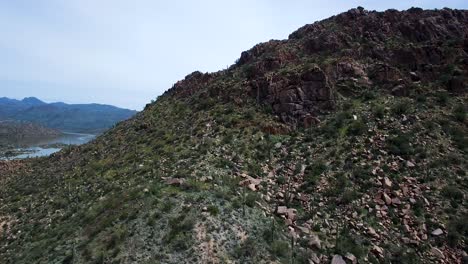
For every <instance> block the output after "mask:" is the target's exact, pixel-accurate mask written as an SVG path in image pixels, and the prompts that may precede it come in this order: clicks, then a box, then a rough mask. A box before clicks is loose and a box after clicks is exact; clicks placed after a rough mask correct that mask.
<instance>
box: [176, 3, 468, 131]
mask: <svg viewBox="0 0 468 264" xmlns="http://www.w3.org/2000/svg"><path fill="white" fill-rule="evenodd" d="M467 25H468V11H464V10H450V9H443V10H438V11H432V10H422V9H419V8H411V9H409V10H407V11H403V12H400V11H397V10H387V11H385V12H376V11H367V10H365V9H363V8H361V7H358V8H355V9H351V10H349V11H348V12H345V13H342V14H339V15H337V16H334V17H331V18H329V19H326V20H323V21H320V22H316V23H314V24H310V25H306V26H304V27H302V28H300V29H298V30H297V31H296V32H294V33H292V34H291V35H290V36H289V39H288V40H271V41H268V42H265V43H261V44H258V45H256V46H254V47H253V48H252V49H250V50H248V51H245V52H243V53H242V54H241V57H240V58H239V60H238V61H237V62H236V64H235V65H233V66H231V67H230V68H229V69H227V70H225V71H222V72H217V73H211V74H203V73H200V72H194V73H192V74H190V75H188V76H187V77H186V78H185V79H184V80H183V81H180V82H178V83H176V84H175V85H174V87H173V89H171V90H170V91H169V92H170V93H174V94H176V95H178V96H180V97H187V96H190V95H193V94H194V93H195V92H196V91H198V90H199V89H204V88H206V87H210V90H209V91H208V92H206V93H204V96H211V97H212V98H216V99H218V100H221V99H222V100H232V101H235V102H236V103H237V104H238V105H241V104H242V102H245V100H244V99H245V97H244V95H247V94H248V95H250V96H251V98H254V99H255V100H256V102H257V103H259V104H262V105H267V106H270V107H271V109H272V110H273V113H274V114H275V115H277V116H278V117H279V118H280V119H281V120H282V121H283V122H285V124H287V125H289V126H290V127H292V128H294V127H298V126H305V127H309V126H314V125H316V124H318V123H319V122H320V119H321V117H320V115H322V114H324V113H328V112H329V111H330V110H333V109H334V106H335V100H336V98H339V97H353V96H356V95H359V94H360V93H361V92H362V91H363V90H364V89H367V90H369V89H384V90H386V91H388V93H389V94H391V95H394V96H409V95H410V94H411V93H412V92H414V91H415V87H417V86H418V85H421V86H426V87H427V86H428V85H430V84H439V85H440V87H434V88H435V89H440V88H445V89H447V91H449V92H452V93H465V92H466V90H467V86H468V26H467ZM223 75H229V76H230V77H235V78H237V79H236V81H237V84H238V87H242V89H239V90H238V91H240V90H242V91H240V92H239V93H238V94H235V95H231V94H229V93H226V92H223V89H229V87H233V83H230V84H229V86H228V87H222V85H220V83H216V82H217V81H219V79H220V78H218V77H220V76H223ZM231 92H232V90H231ZM239 102H240V103H239Z"/></svg>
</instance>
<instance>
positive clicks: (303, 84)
mask: <svg viewBox="0 0 468 264" xmlns="http://www.w3.org/2000/svg"><path fill="white" fill-rule="evenodd" d="M250 88H251V94H252V95H253V96H255V97H256V99H257V101H258V102H259V103H263V104H269V105H271V106H272V108H273V111H274V112H275V113H276V114H278V115H279V116H280V117H281V119H282V120H283V121H284V122H286V123H289V124H294V125H306V126H307V125H311V124H313V123H315V122H317V120H315V119H313V118H312V117H311V114H318V113H323V112H325V111H328V110H330V109H332V108H333V106H334V100H335V96H334V92H333V89H332V85H331V84H330V82H329V81H328V77H327V75H326V74H325V72H324V71H323V70H322V69H321V68H320V67H318V66H314V67H311V68H308V69H305V70H303V72H301V73H294V74H288V75H274V76H271V77H265V76H263V77H261V78H259V79H256V80H253V81H251V82H250Z"/></svg>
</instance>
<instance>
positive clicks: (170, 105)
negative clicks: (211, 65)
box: [0, 8, 468, 263]
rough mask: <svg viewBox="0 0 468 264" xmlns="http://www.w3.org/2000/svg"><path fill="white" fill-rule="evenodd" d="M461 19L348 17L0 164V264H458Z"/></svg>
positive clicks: (462, 222) (452, 14)
mask: <svg viewBox="0 0 468 264" xmlns="http://www.w3.org/2000/svg"><path fill="white" fill-rule="evenodd" d="M467 52H468V11H460V10H450V9H444V10H437V11H428V10H421V9H416V8H413V9H410V10H408V11H404V12H398V11H395V10H389V11H386V12H369V11H366V10H364V9H362V8H357V9H353V10H350V11H348V12H346V13H343V14H340V15H337V16H334V17H331V18H329V19H326V20H324V21H320V22H317V23H314V24H312V25H307V26H304V27H303V28H301V29H299V30H298V31H296V32H294V33H293V34H291V36H290V37H289V39H288V40H283V41H270V42H267V43H262V44H259V45H257V46H255V47H254V48H252V49H251V50H249V51H246V52H244V53H242V55H241V57H240V59H239V60H238V62H236V64H235V65H233V66H232V67H230V68H229V69H227V70H224V71H220V72H216V73H211V74H203V73H200V72H194V73H192V74H190V75H189V76H187V77H186V78H185V79H184V80H183V81H180V82H178V83H176V84H175V85H174V87H173V88H171V89H170V90H168V91H167V92H166V93H165V94H164V95H162V96H161V97H159V98H158V99H157V100H156V102H155V103H152V104H148V105H147V106H146V108H145V110H144V111H142V112H140V113H138V114H137V115H136V116H135V117H134V118H132V119H130V120H127V121H124V122H121V123H119V124H118V125H117V126H116V127H115V128H113V129H111V130H109V131H108V132H106V133H105V134H103V135H102V136H100V137H98V138H97V139H96V140H95V141H93V142H92V143H91V144H86V145H82V146H77V147H71V148H68V149H66V150H62V151H61V152H60V153H57V154H54V155H53V156H51V157H50V158H47V159H46V158H44V159H36V160H29V161H25V162H13V163H12V162H9V163H8V162H3V163H0V170H1V171H2V173H1V174H0V186H1V187H0V222H1V224H0V261H3V262H4V263H329V262H330V261H332V263H343V262H340V260H343V259H344V260H345V261H346V263H355V261H356V260H358V261H359V262H360V263H366V262H370V263H461V262H462V260H466V253H467V252H468V248H467V234H468V227H467V224H466V219H467V217H468V212H467V199H466V197H467V195H468V194H467V192H468V182H467V176H466V170H467V163H466V160H467V156H466V154H467V138H466V135H467V132H468V131H467V120H466V105H467V104H466V102H467V96H466V87H467V83H468V82H467V76H468V63H467V62H468V55H467Z"/></svg>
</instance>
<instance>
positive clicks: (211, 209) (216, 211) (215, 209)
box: [208, 205, 219, 216]
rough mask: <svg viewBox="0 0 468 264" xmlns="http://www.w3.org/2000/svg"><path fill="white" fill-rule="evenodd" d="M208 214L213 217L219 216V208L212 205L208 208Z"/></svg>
mask: <svg viewBox="0 0 468 264" xmlns="http://www.w3.org/2000/svg"><path fill="white" fill-rule="evenodd" d="M208 213H210V214H211V215H214V216H216V215H218V214H219V208H218V207H217V206H215V205H210V206H208Z"/></svg>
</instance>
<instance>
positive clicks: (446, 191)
mask: <svg viewBox="0 0 468 264" xmlns="http://www.w3.org/2000/svg"><path fill="white" fill-rule="evenodd" d="M441 194H442V196H444V197H445V198H447V199H449V200H450V201H453V202H462V201H463V192H462V191H461V190H460V189H458V188H457V187H455V186H445V187H444V188H443V189H442V191H441Z"/></svg>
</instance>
